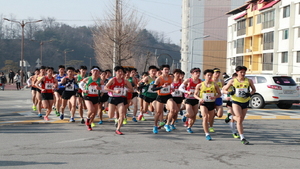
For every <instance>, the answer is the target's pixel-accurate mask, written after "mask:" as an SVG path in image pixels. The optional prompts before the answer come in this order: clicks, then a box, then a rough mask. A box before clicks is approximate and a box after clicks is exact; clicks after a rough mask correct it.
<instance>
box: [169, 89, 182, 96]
mask: <svg viewBox="0 0 300 169" xmlns="http://www.w3.org/2000/svg"><path fill="white" fill-rule="evenodd" d="M171 94H172V96H173V97H182V93H181V91H179V90H178V89H175V91H174V92H172V93H171Z"/></svg>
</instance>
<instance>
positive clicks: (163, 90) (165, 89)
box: [160, 85, 171, 93]
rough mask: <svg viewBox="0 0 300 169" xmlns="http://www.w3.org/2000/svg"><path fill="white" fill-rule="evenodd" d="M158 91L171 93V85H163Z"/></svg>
mask: <svg viewBox="0 0 300 169" xmlns="http://www.w3.org/2000/svg"><path fill="white" fill-rule="evenodd" d="M160 93H171V86H170V85H169V86H167V87H164V88H162V89H160Z"/></svg>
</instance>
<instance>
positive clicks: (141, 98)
mask: <svg viewBox="0 0 300 169" xmlns="http://www.w3.org/2000/svg"><path fill="white" fill-rule="evenodd" d="M147 76H149V73H148V72H143V74H142V80H143V79H144V78H145V77H147ZM142 80H141V81H140V82H142ZM140 82H139V83H138V84H137V86H138V94H139V105H140V114H139V115H143V114H142V111H143V104H144V95H143V93H144V92H146V86H145V85H139V84H140ZM155 93H156V92H155ZM145 113H146V112H145Z"/></svg>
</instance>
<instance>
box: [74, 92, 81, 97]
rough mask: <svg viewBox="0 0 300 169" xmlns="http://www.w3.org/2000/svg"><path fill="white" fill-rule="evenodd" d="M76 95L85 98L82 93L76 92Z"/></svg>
mask: <svg viewBox="0 0 300 169" xmlns="http://www.w3.org/2000/svg"><path fill="white" fill-rule="evenodd" d="M75 96H76V97H81V98H83V96H82V93H78V92H77V93H76V95H75Z"/></svg>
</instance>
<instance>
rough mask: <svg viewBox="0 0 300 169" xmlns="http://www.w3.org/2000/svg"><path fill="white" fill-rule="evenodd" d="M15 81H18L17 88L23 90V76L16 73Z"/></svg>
mask: <svg viewBox="0 0 300 169" xmlns="http://www.w3.org/2000/svg"><path fill="white" fill-rule="evenodd" d="M14 81H15V82H16V86H17V90H21V76H20V75H19V73H16V75H15V77H14Z"/></svg>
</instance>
